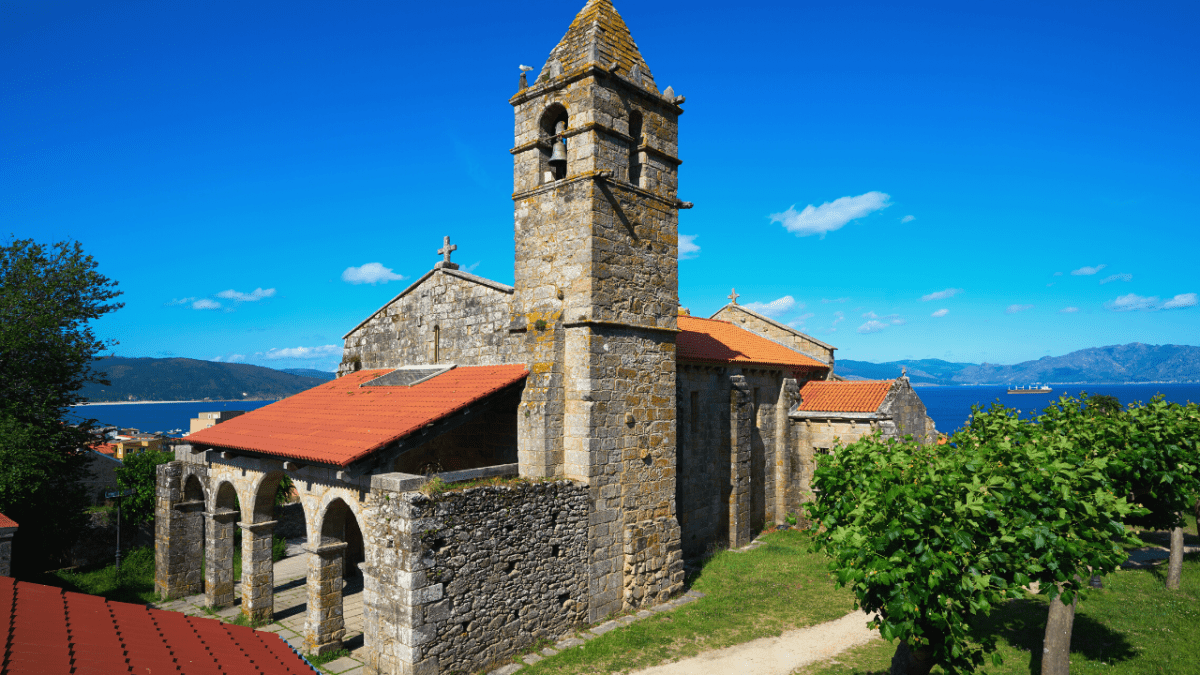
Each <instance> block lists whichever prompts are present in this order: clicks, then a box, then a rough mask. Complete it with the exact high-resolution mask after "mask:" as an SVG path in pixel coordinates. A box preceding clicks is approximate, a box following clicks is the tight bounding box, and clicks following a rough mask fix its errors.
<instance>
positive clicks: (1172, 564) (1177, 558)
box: [1167, 513, 1183, 591]
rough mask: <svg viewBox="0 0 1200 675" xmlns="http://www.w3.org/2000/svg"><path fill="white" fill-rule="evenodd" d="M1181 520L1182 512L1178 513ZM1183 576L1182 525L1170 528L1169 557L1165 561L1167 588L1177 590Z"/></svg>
mask: <svg viewBox="0 0 1200 675" xmlns="http://www.w3.org/2000/svg"><path fill="white" fill-rule="evenodd" d="M1179 517H1180V519H1181V520H1182V518H1183V514H1182V513H1181V514H1179ZM1182 578H1183V527H1177V528H1175V529H1173V530H1171V559H1170V560H1169V561H1168V562H1167V590H1168V591H1176V590H1179V582H1180V581H1181V580H1182Z"/></svg>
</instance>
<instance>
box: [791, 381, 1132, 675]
mask: <svg viewBox="0 0 1200 675" xmlns="http://www.w3.org/2000/svg"><path fill="white" fill-rule="evenodd" d="M1107 466H1108V461H1107V459H1106V458H1104V457H1099V456H1096V455H1095V454H1094V453H1089V452H1088V451H1086V450H1085V449H1083V448H1082V447H1081V446H1080V445H1079V444H1078V443H1076V442H1075V440H1074V439H1073V438H1071V437H1069V436H1067V435H1065V434H1062V433H1055V432H1053V431H1050V430H1047V429H1045V428H1043V427H1042V426H1040V425H1038V424H1034V423H1032V422H1030V421H1029V420H1022V419H1020V418H1019V416H1018V415H1017V414H1016V412H1015V411H1013V410H1010V409H1006V408H1004V407H1002V406H1000V405H998V404H997V405H993V406H992V408H991V409H989V410H987V411H981V410H979V409H978V408H977V409H976V410H975V414H974V415H973V419H972V420H971V423H970V424H969V425H968V426H967V427H965V428H964V429H962V430H960V431H959V432H957V433H956V434H955V435H954V436H953V437H952V438H951V439H950V442H949V443H948V444H946V445H922V444H919V443H916V442H913V441H911V440H904V441H897V440H892V439H889V440H883V439H881V438H880V437H879V436H878V435H876V436H873V437H867V438H863V439H861V440H859V441H858V442H856V443H853V444H851V445H849V446H845V447H839V448H838V449H837V450H836V451H835V452H834V453H833V454H832V455H828V456H822V457H821V458H820V461H819V463H818V466H817V469H816V471H815V474H814V477H813V486H814V488H816V489H817V490H819V493H818V498H817V500H816V501H815V502H814V503H812V504H810V505H809V514H810V516H811V518H812V522H813V523H814V527H815V528H816V534H815V540H814V546H815V547H816V548H818V549H821V550H824V551H825V552H827V553H828V554H829V555H830V556H831V557H832V561H831V563H830V569H831V571H833V573H834V575H835V577H836V579H837V583H838V584H840V585H842V586H847V587H849V588H850V589H851V590H852V591H853V592H854V594H855V596H856V598H857V601H858V604H859V605H860V606H861V607H862V608H863V609H865V610H866V611H868V612H878V613H879V614H878V618H877V619H876V620H875V625H876V626H877V627H878V628H879V629H880V632H881V634H882V635H883V637H884V638H887V639H889V640H892V639H899V640H902V641H904V642H906V643H908V646H909V648H910V649H911V650H912V652H913V653H914V654H915V655H916V656H917V658H919V659H920V660H922V661H932V662H935V663H939V664H941V665H942V667H943V668H944V669H945V671H946V672H948V673H960V672H971V671H972V670H974V669H975V668H976V667H978V666H980V665H982V664H983V661H984V655H985V654H986V653H987V652H989V651H992V650H993V648H994V645H993V644H991V643H989V642H986V641H985V642H984V643H975V642H972V641H971V640H970V639H969V638H968V636H969V634H970V630H971V627H972V625H973V624H974V623H975V622H977V621H978V620H979V619H980V618H981V617H984V616H986V615H987V614H988V613H989V612H990V611H991V610H992V609H993V608H994V607H996V606H997V605H998V604H999V603H1001V602H1003V601H1004V600H1006V599H1007V598H1011V597H1016V596H1017V595H1018V594H1019V593H1020V590H1019V589H1020V587H1021V586H1024V585H1027V584H1029V583H1030V582H1032V581H1038V582H1040V583H1041V587H1042V589H1043V590H1047V591H1048V592H1049V593H1050V594H1051V595H1052V596H1053V595H1057V594H1059V593H1060V592H1061V594H1062V596H1063V601H1064V602H1067V603H1070V602H1071V601H1072V599H1073V598H1074V596H1075V595H1077V594H1082V593H1083V592H1084V588H1082V584H1081V583H1080V582H1079V579H1080V578H1082V579H1087V578H1090V576H1091V571H1089V570H1095V571H1096V573H1101V574H1103V573H1105V572H1107V571H1110V570H1113V569H1115V568H1116V567H1117V566H1118V565H1119V564H1120V563H1121V562H1122V561H1123V560H1124V559H1125V557H1126V554H1125V552H1124V550H1123V548H1122V547H1121V546H1120V545H1119V543H1120V542H1121V541H1122V540H1123V539H1124V537H1125V534H1126V532H1125V528H1124V526H1123V524H1122V521H1123V520H1124V519H1125V518H1126V517H1128V516H1129V515H1130V514H1131V513H1133V512H1134V511H1135V510H1136V509H1135V507H1133V506H1131V505H1129V504H1128V503H1127V502H1126V500H1125V499H1124V497H1123V496H1118V495H1116V494H1114V492H1113V490H1112V488H1111V485H1110V482H1109V478H1108V475H1107V473H1106V468H1107Z"/></svg>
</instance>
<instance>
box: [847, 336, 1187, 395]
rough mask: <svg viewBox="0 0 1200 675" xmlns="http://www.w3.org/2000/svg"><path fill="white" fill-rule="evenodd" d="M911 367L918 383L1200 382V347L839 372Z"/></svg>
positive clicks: (881, 375)
mask: <svg viewBox="0 0 1200 675" xmlns="http://www.w3.org/2000/svg"><path fill="white" fill-rule="evenodd" d="M901 367H906V368H907V369H908V378H909V380H911V381H912V383H913V384H938V385H953V384H1008V385H1029V384H1042V383H1045V384H1056V383H1057V384H1118V383H1135V382H1200V347H1189V346H1186V345H1145V344H1142V343H1140V342H1134V343H1132V344H1127V345H1113V346H1111V347H1093V348H1091V349H1081V350H1079V351H1077V352H1071V353H1070V354H1067V355H1065V356H1044V357H1042V358H1040V359H1038V360H1036V361H1025V362H1023V363H1018V364H1016V365H1011V366H1001V365H996V364H994V363H978V364H977V363H952V362H950V361H942V360H940V359H920V360H915V361H889V362H887V363H871V362H869V361H852V360H850V359H838V361H837V363H836V365H835V367H834V372H836V373H837V374H838V375H841V376H843V377H845V378H846V379H866V380H880V379H890V378H894V377H897V376H899V375H900V369H901Z"/></svg>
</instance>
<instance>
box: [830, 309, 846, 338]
mask: <svg viewBox="0 0 1200 675" xmlns="http://www.w3.org/2000/svg"><path fill="white" fill-rule="evenodd" d="M845 320H846V315H845V314H843V313H841V312H834V313H833V323H831V324H830V325H829V332H830V333H836V332H837V325H838V324H839V323H841V322H843V321H845Z"/></svg>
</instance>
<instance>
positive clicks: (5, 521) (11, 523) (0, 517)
mask: <svg viewBox="0 0 1200 675" xmlns="http://www.w3.org/2000/svg"><path fill="white" fill-rule="evenodd" d="M0 527H17V521H15V520H13V519H12V518H9V517H8V516H6V515H4V514H3V513H0Z"/></svg>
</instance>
